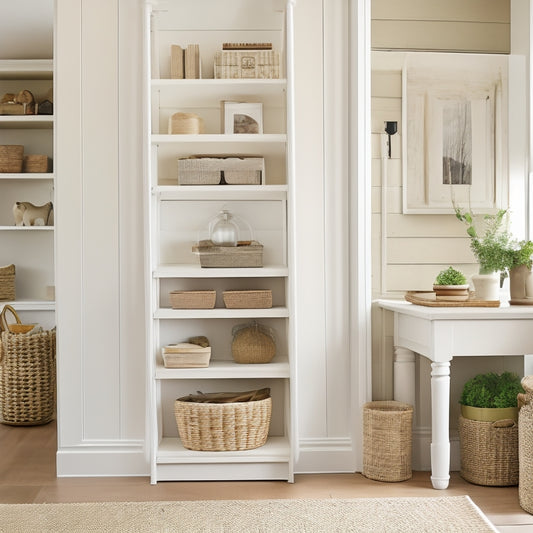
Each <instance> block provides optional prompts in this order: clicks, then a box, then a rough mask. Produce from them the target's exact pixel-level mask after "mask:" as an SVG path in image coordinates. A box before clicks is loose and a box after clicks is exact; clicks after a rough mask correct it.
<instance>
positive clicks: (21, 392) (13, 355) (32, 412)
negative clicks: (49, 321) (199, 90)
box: [0, 330, 56, 426]
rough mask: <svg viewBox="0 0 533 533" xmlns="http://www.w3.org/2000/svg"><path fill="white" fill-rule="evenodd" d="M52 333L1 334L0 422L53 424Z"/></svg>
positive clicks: (14, 424) (53, 347)
mask: <svg viewBox="0 0 533 533" xmlns="http://www.w3.org/2000/svg"><path fill="white" fill-rule="evenodd" d="M55 347H56V334H55V330H49V331H41V332H39V333H34V334H31V333H28V334H19V333H9V332H5V331H4V332H2V334H1V342H0V422H2V423H3V424H9V425H13V426H34V425H39V424H46V423H48V422H50V421H51V420H53V418H54V412H55V399H56V362H55Z"/></svg>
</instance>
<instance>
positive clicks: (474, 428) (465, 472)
mask: <svg viewBox="0 0 533 533" xmlns="http://www.w3.org/2000/svg"><path fill="white" fill-rule="evenodd" d="M522 392H523V389H522V386H521V384H520V378H519V377H518V376H517V375H516V374H514V373H511V372H503V373H502V374H496V373H494V372H488V373H486V374H478V375H477V376H475V377H474V378H472V379H470V380H469V381H467V382H466V383H465V385H464V387H463V391H462V394H461V399H460V400H459V403H460V404H461V416H460V417H459V444H460V450H461V471H460V473H461V476H462V477H463V478H464V479H466V480H467V481H469V482H470V483H475V484H477V485H485V486H511V485H517V484H518V474H519V462H518V423H517V422H518V407H517V405H518V394H519V393H522Z"/></svg>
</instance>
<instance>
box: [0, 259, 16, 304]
mask: <svg viewBox="0 0 533 533" xmlns="http://www.w3.org/2000/svg"><path fill="white" fill-rule="evenodd" d="M14 299H15V265H7V266H4V267H0V300H14Z"/></svg>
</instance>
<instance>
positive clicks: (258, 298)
mask: <svg viewBox="0 0 533 533" xmlns="http://www.w3.org/2000/svg"><path fill="white" fill-rule="evenodd" d="M222 297H223V299H224V305H225V306H226V307H227V308H228V309H269V308H271V307H272V291H271V290H270V289H260V290H246V291H224V292H223V293H222Z"/></svg>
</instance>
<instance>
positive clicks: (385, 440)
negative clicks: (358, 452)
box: [362, 401, 413, 482]
mask: <svg viewBox="0 0 533 533" xmlns="http://www.w3.org/2000/svg"><path fill="white" fill-rule="evenodd" d="M412 440H413V406H412V405H409V404H407V403H402V402H396V401H375V402H368V403H366V404H365V405H364V406H363V472H362V473H363V475H364V476H365V477H367V478H369V479H374V480H376V481H391V482H396V481H405V480H406V479H410V478H411V477H412V475H413V474H412V470H411V460H412V458H411V455H412Z"/></svg>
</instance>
